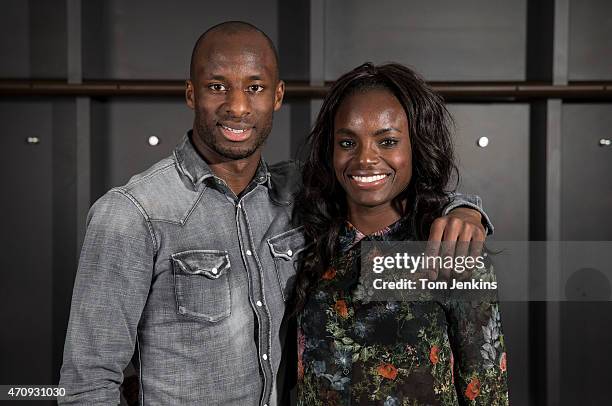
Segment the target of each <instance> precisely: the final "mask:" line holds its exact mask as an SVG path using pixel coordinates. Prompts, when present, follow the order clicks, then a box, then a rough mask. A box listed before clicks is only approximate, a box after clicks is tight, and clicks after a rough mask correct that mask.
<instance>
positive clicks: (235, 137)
mask: <svg viewBox="0 0 612 406" xmlns="http://www.w3.org/2000/svg"><path fill="white" fill-rule="evenodd" d="M218 125H219V127H221V132H222V133H223V135H224V136H225V138H227V139H228V140H229V141H233V142H240V141H244V140H246V139H247V138H249V136H250V135H251V132H252V129H253V127H245V128H241V127H233V126H229V125H225V124H221V123H219V124H218Z"/></svg>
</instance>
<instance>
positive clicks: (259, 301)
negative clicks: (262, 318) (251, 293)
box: [255, 300, 263, 307]
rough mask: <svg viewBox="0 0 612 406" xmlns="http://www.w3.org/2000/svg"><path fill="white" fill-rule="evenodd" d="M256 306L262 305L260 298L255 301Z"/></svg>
mask: <svg viewBox="0 0 612 406" xmlns="http://www.w3.org/2000/svg"><path fill="white" fill-rule="evenodd" d="M255 304H256V305H257V306H259V307H261V306H263V303H261V300H258V301H257V303H255Z"/></svg>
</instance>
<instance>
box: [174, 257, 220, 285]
mask: <svg viewBox="0 0 612 406" xmlns="http://www.w3.org/2000/svg"><path fill="white" fill-rule="evenodd" d="M172 261H173V262H174V263H175V264H177V265H178V266H179V267H180V269H181V270H182V271H183V272H184V273H186V274H189V275H204V276H206V277H207V278H210V279H217V278H219V277H220V276H221V275H223V274H225V272H226V271H227V270H228V269H229V268H230V261H229V255H228V254H227V251H215V250H191V251H183V252H179V253H176V254H172Z"/></svg>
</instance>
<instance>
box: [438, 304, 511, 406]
mask: <svg viewBox="0 0 612 406" xmlns="http://www.w3.org/2000/svg"><path fill="white" fill-rule="evenodd" d="M446 317H447V321H448V326H449V340H450V344H451V350H452V355H453V357H452V361H451V363H452V368H453V381H454V384H455V389H456V391H457V398H458V400H459V404H461V405H508V404H509V400H508V382H507V380H508V374H507V363H506V346H505V343H504V334H503V331H502V325H501V317H500V313H499V304H498V303H497V302H474V301H465V300H455V301H449V302H448V303H447V308H446Z"/></svg>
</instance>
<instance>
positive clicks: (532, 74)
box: [0, 0, 612, 405]
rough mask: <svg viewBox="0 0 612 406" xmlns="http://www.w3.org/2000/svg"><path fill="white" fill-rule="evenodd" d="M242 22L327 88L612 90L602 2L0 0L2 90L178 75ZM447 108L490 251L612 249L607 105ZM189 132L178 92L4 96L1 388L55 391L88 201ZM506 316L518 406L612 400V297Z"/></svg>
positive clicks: (289, 110) (297, 142) (279, 134)
mask: <svg viewBox="0 0 612 406" xmlns="http://www.w3.org/2000/svg"><path fill="white" fill-rule="evenodd" d="M232 19H237V20H245V21H249V22H252V23H254V24H255V25H257V26H258V27H260V28H261V29H263V30H264V31H265V32H267V33H268V35H269V36H270V37H271V38H272V39H273V40H274V41H275V43H276V44H277V46H278V49H279V54H280V62H281V76H282V78H283V79H285V80H287V81H289V82H290V83H298V82H300V83H305V84H311V85H320V84H323V83H325V82H326V81H333V80H334V79H335V78H337V77H338V76H339V75H340V74H341V73H343V72H345V71H347V70H349V69H351V68H353V67H354V66H356V65H358V64H360V63H362V62H364V61H373V62H376V63H380V62H385V61H398V62H401V63H404V64H407V65H409V66H412V67H413V68H415V69H416V70H417V71H418V72H420V73H421V74H422V75H423V76H424V77H425V78H426V79H427V80H429V81H434V82H465V83H466V84H473V83H475V82H491V81H494V82H498V83H501V82H509V81H512V82H525V83H534V82H538V83H540V82H541V83H547V84H556V85H561V86H563V85H567V84H568V83H571V82H573V81H574V82H575V81H581V82H593V81H597V82H601V81H612V3H611V2H609V1H606V0H529V1H527V0H468V1H461V2H457V1H452V0H438V1H425V0H411V1H405V0H384V1H376V2H373V1H366V0H351V1H349V0H310V1H301V2H286V1H279V0H265V1H258V2H252V1H248V0H235V1H229V2H209V1H205V2H204V1H196V0H192V1H180V2H165V1H143V0H139V1H133V0H132V1H122V0H108V1H102V0H88V1H81V0H29V1H27V0H0V61H1V62H0V79H3V80H13V81H14V80H31V79H41V80H42V79H59V80H62V81H65V82H67V83H75V84H78V83H81V82H83V81H92V80H137V81H142V80H183V79H185V78H186V77H187V75H188V65H189V57H190V54H191V48H192V46H193V44H194V42H195V40H196V39H197V37H198V36H199V34H200V33H201V32H202V31H203V30H205V29H206V28H208V27H210V26H211V25H214V24H216V23H218V22H221V21H225V20H232ZM319 106H320V100H318V99H316V98H309V97H298V96H296V95H294V96H292V95H288V97H287V99H286V100H285V103H284V106H283V107H282V109H281V110H280V111H279V112H278V113H277V114H276V115H275V118H274V128H273V131H272V134H271V136H270V138H269V140H268V143H267V145H266V147H265V155H266V157H267V159H268V160H269V161H271V162H275V161H280V160H284V159H289V158H292V157H294V156H295V154H296V152H297V151H298V150H299V148H300V146H301V145H302V142H303V139H304V137H305V135H306V134H307V133H308V131H309V128H310V125H311V122H312V118H313V116H314V115H315V114H316V111H317V109H318V107H319ZM449 110H450V111H451V113H452V114H453V116H454V118H455V120H456V130H457V131H456V146H457V154H458V157H459V162H460V170H461V176H462V177H461V183H460V190H461V191H463V192H468V193H477V194H479V195H480V196H481V197H482V198H483V200H484V203H485V209H486V210H487V212H488V213H489V214H490V215H491V217H492V219H493V221H494V223H495V225H496V232H495V235H494V237H493V238H494V239H496V240H500V241H512V240H519V241H527V240H580V241H590V240H612V220H611V218H610V215H609V213H610V210H611V209H612V180H611V178H610V174H611V173H612V159H611V158H612V148H607V147H601V146H599V140H600V139H609V138H612V134H611V133H610V128H612V121H611V117H612V105H611V104H610V99H609V98H608V99H605V100H588V99H587V100H585V101H576V100H575V99H572V100H565V99H563V98H537V99H520V100H517V99H513V98H506V99H500V98H497V99H488V98H486V97H483V98H482V99H480V100H469V101H468V100H460V99H457V100H454V101H453V102H452V103H450V104H449ZM191 121H192V113H191V111H190V110H189V109H188V108H187V107H186V106H185V104H184V101H183V99H182V97H180V95H162V94H159V95H152V96H119V95H114V96H113V95H106V96H100V95H87V94H85V95H80V96H60V95H45V96H40V95H39V96H11V95H10V94H6V93H3V94H2V97H1V98H0V131H1V133H0V146H1V151H2V152H3V155H4V158H3V159H2V160H0V162H1V163H0V165H1V168H0V169H1V171H2V172H1V173H2V174H3V185H4V193H3V197H4V198H3V199H2V203H1V205H2V206H1V207H0V209H1V210H2V212H3V213H6V215H5V218H4V224H3V227H2V234H1V239H2V240H1V242H0V247H1V249H2V256H1V257H0V258H1V259H0V261H2V262H1V267H2V269H3V272H4V277H3V278H2V280H3V282H2V283H1V284H0V305H1V308H2V311H0V325H2V326H3V329H2V332H1V333H0V337H1V338H0V354H1V357H0V360H1V361H0V384H25V383H29V384H50V383H56V382H57V379H58V372H59V367H60V365H61V355H62V349H63V341H64V334H65V327H66V324H67V318H68V311H69V305H70V295H71V290H72V282H73V279H74V274H75V272H76V264H77V259H78V253H79V250H80V241H81V240H82V236H83V232H84V221H85V216H86V213H87V209H88V207H89V206H90V205H91V203H93V202H94V201H95V200H96V199H97V198H98V197H99V196H101V195H102V194H103V193H104V192H105V191H106V190H108V189H109V188H110V187H112V186H115V185H120V184H123V183H125V182H126V181H127V180H128V179H129V177H130V176H131V175H133V174H135V173H137V172H139V171H142V170H144V169H146V168H147V167H148V166H150V165H151V164H152V163H154V162H155V161H157V160H159V159H161V158H162V157H165V156H167V155H168V154H169V153H170V152H171V150H172V148H173V147H174V145H175V143H176V142H177V140H178V139H179V138H180V137H181V136H182V135H183V133H184V132H185V130H187V129H189V128H190V126H191ZM151 136H156V137H158V138H159V139H160V140H161V142H160V143H159V145H157V146H151V145H149V143H148V139H149V137H151ZM28 137H37V138H38V140H39V142H38V143H28V142H26V139H27V138H28ZM481 137H487V138H488V139H489V144H488V146H487V147H486V148H481V147H479V146H478V145H477V141H478V140H479V139H480V138H481ZM555 272H561V270H560V269H557V270H556V271H555V270H547V271H546V275H547V276H549V277H550V276H553V277H554V276H555ZM564 272H566V273H567V272H569V273H571V272H573V270H572V269H569V270H565V271H564ZM606 272H608V273H607V274H606V275H610V270H606ZM534 280H539V279H537V278H534ZM544 283H545V282H544ZM607 283H608V284H609V283H610V279H607ZM607 299H608V300H609V298H607ZM502 307H503V308H502V315H503V321H504V328H505V331H506V339H507V344H508V349H509V361H508V365H509V371H510V391H511V392H510V394H511V399H512V401H513V403H514V404H519V405H527V404H533V405H536V404H550V405H556V404H567V405H573V404H576V403H579V402H580V403H582V404H605V403H606V402H607V399H608V398H609V397H610V395H611V391H612V388H610V387H609V381H610V377H611V373H610V372H608V371H607V370H608V368H607V367H605V366H606V365H610V363H611V362H612V350H611V349H610V345H609V344H608V343H609V342H610V341H612V307H611V306H610V305H609V302H602V303H588V304H587V303H517V302H506V303H503V304H502ZM576 331H579V332H580V334H577V333H576Z"/></svg>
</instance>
